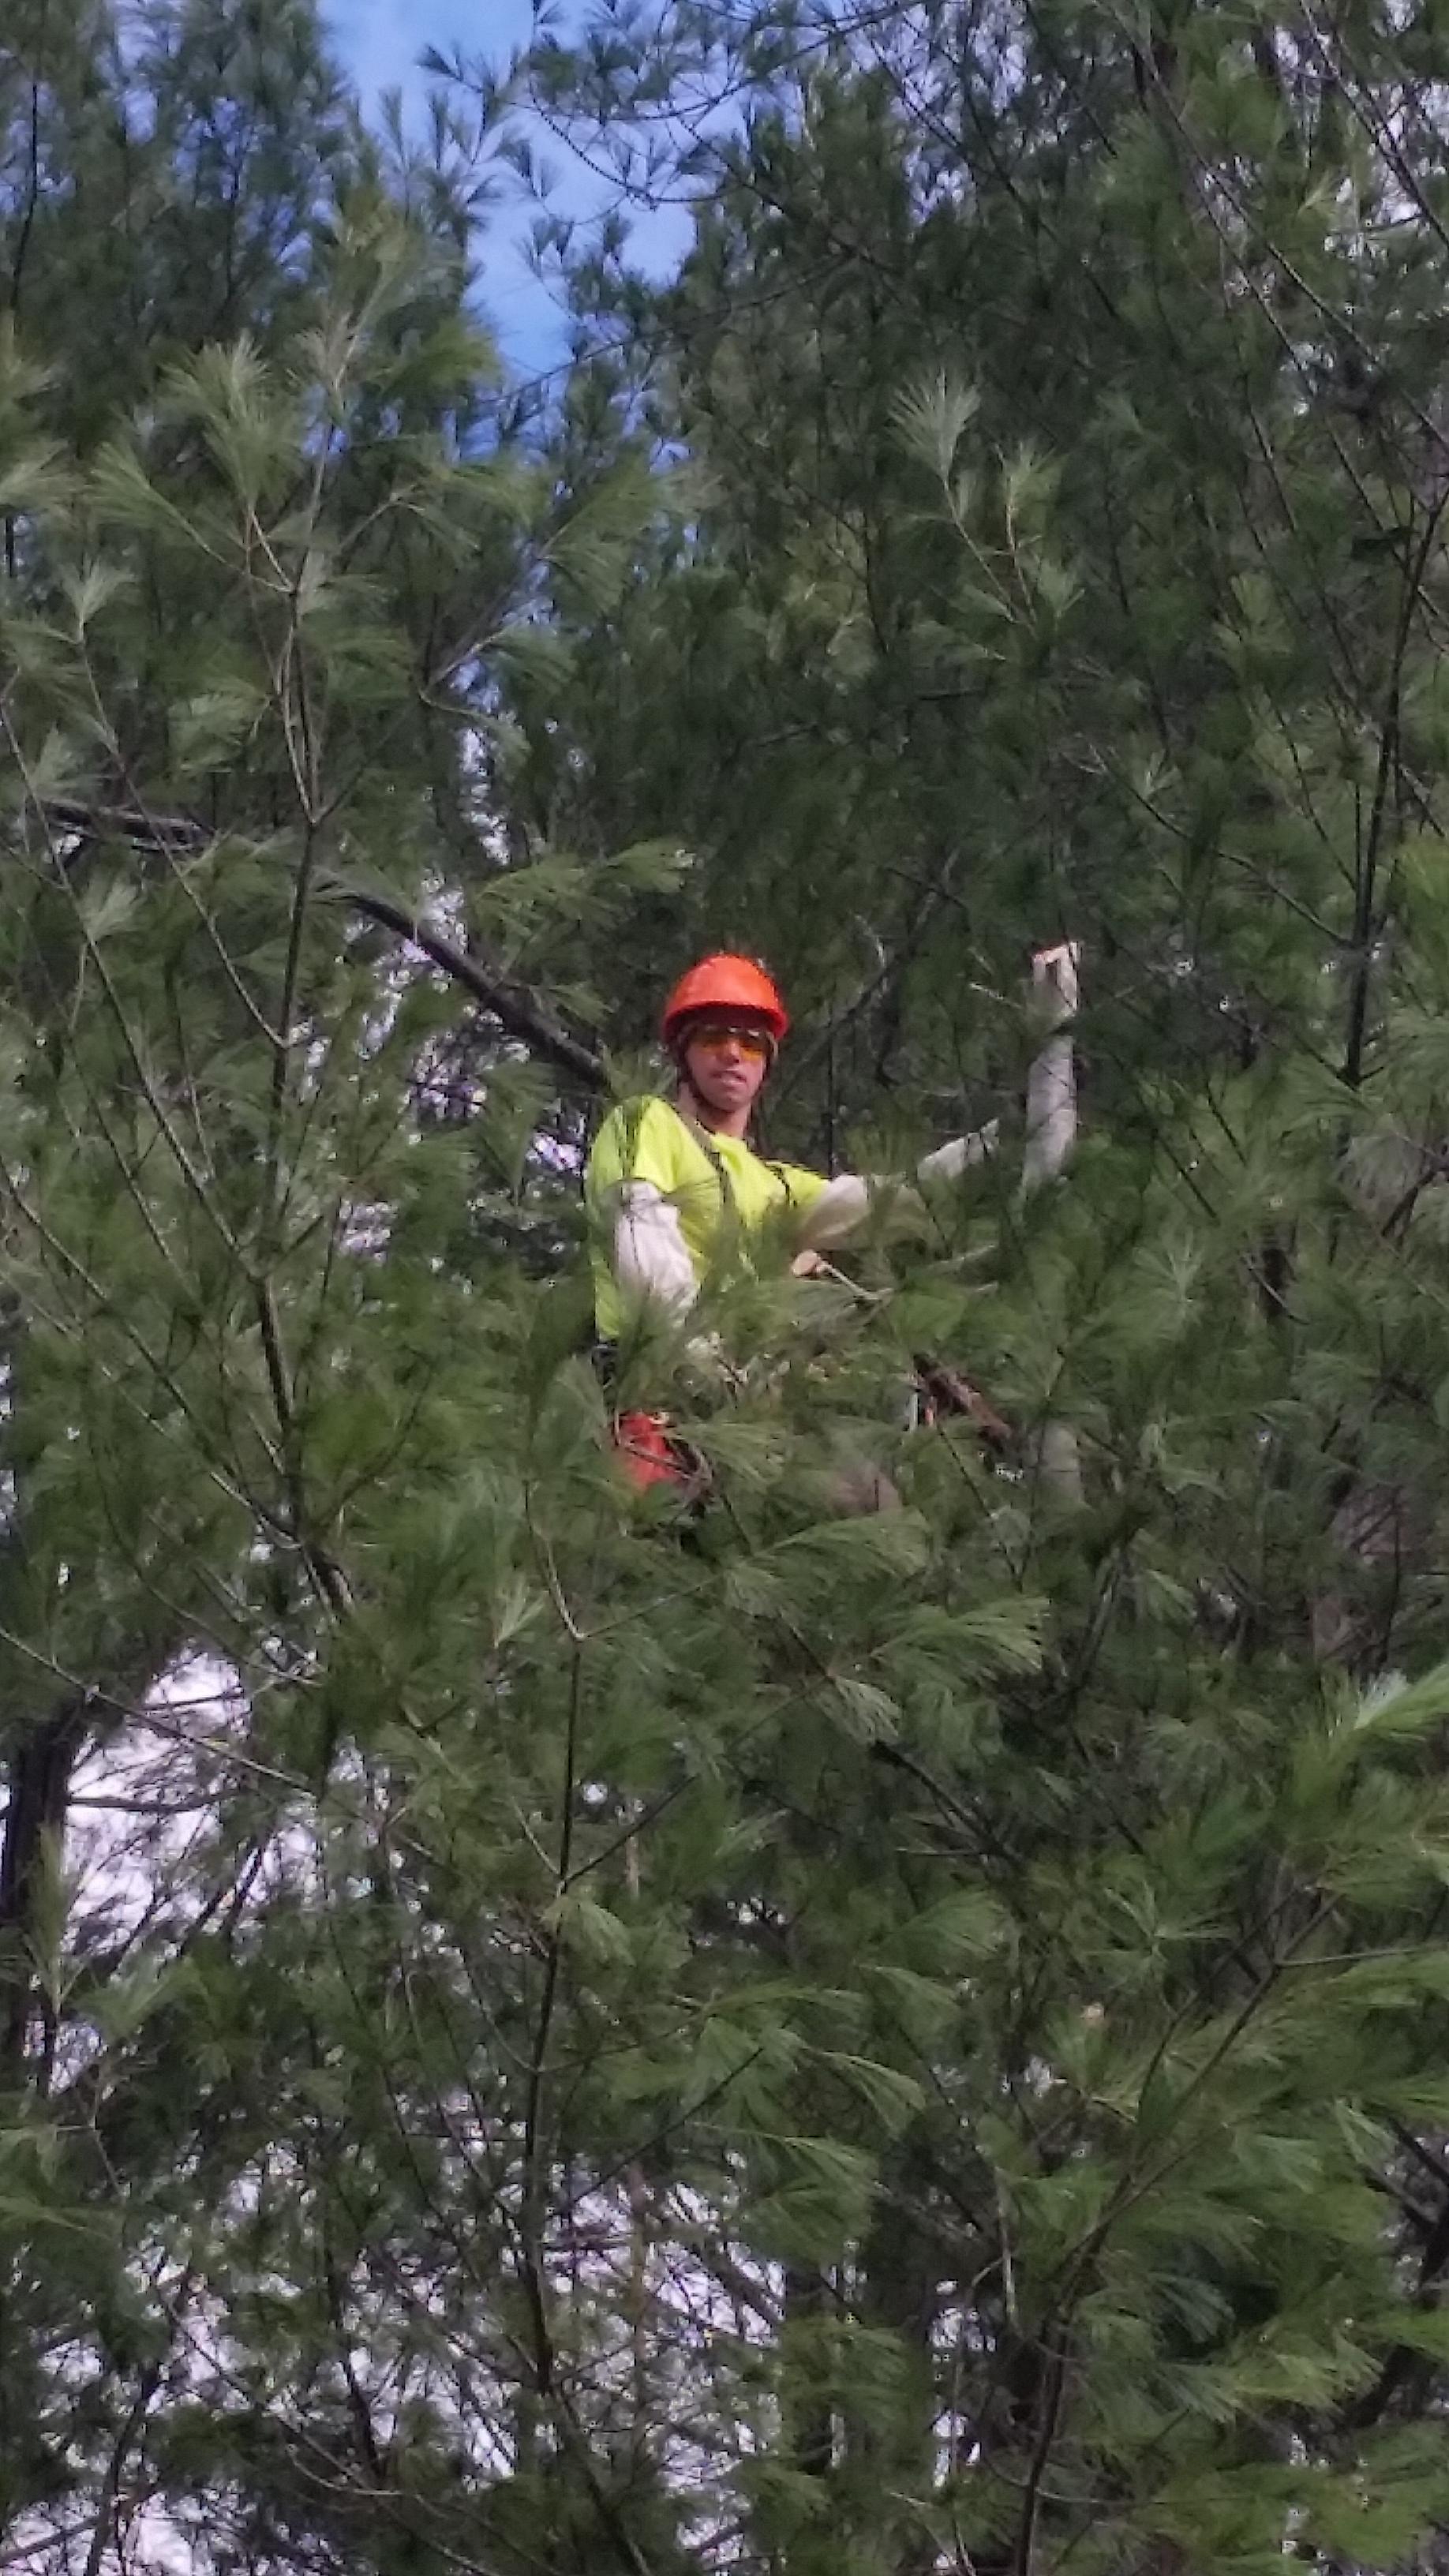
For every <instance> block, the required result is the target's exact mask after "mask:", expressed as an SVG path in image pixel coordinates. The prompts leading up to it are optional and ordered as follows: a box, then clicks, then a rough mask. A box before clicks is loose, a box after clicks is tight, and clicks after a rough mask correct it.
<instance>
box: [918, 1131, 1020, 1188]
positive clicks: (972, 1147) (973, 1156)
mask: <svg viewBox="0 0 1449 2576" xmlns="http://www.w3.org/2000/svg"><path fill="white" fill-rule="evenodd" d="M1000 1133H1001V1121H1000V1119H999V1118H992V1119H989V1120H988V1121H987V1124H986V1125H985V1126H984V1127H974V1128H973V1129H972V1131H971V1133H970V1135H969V1136H953V1137H952V1138H951V1140H950V1142H949V1144H945V1145H938V1146H937V1147H936V1149H935V1152H934V1153H931V1154H923V1155H922V1157H921V1160H920V1161H919V1163H918V1164H917V1165H916V1178H917V1180H918V1181H920V1182H921V1183H922V1184H923V1185H924V1186H926V1187H929V1186H930V1184H931V1182H932V1181H959V1179H960V1178H961V1175H962V1173H963V1172H969V1171H972V1170H974V1169H975V1167H976V1165H977V1164H979V1163H984V1162H986V1161H988V1160H989V1158H990V1157H991V1155H993V1154H994V1153H995V1151H996V1145H997V1139H998V1137H999V1135H1000Z"/></svg>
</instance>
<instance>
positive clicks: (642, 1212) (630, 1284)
mask: <svg viewBox="0 0 1449 2576" xmlns="http://www.w3.org/2000/svg"><path fill="white" fill-rule="evenodd" d="M614 1277H615V1278H616V1279H617V1281H618V1283H619V1286H620V1287H621V1288H622V1289H624V1290H625V1291H626V1292H629V1291H632V1292H633V1294H634V1295H636V1296H640V1297H652V1298H654V1299H655V1300H656V1301H657V1302H658V1304H659V1305H661V1306H664V1307H666V1308H667V1309H668V1311H669V1313H670V1314H671V1315H675V1316H679V1315H685V1314H687V1313H688V1311H689V1309H690V1307H691V1306H692V1305H693V1304H694V1300H695V1295H696V1293H697V1291H698V1287H699V1282H698V1280H697V1279H696V1277H695V1275H694V1263H693V1262H692V1261H691V1260H690V1257H689V1247H688V1245H687V1244H686V1242H685V1240H684V1236H683V1234H682V1232H681V1231H680V1224H679V1210H678V1208H677V1207H675V1206H674V1205H673V1204H672V1202H671V1201H670V1200H668V1199H667V1198H665V1197H664V1196H663V1194H662V1193H661V1192H660V1191H659V1190H658V1189H656V1187H655V1185H654V1183H653V1182H652V1181H625V1182H624V1183H623V1185H622V1187H621V1188H620V1190H619V1193H618V1213H617V1215H616V1217H615V1219H614Z"/></svg>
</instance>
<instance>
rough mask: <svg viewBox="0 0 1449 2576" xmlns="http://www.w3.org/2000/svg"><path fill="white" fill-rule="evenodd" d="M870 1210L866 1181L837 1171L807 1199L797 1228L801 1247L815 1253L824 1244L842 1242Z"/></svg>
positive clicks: (868, 1189)
mask: <svg viewBox="0 0 1449 2576" xmlns="http://www.w3.org/2000/svg"><path fill="white" fill-rule="evenodd" d="M869 1212H870V1183H869V1181H863V1180H862V1179H861V1177H860V1175H859V1173H858V1172H841V1173H840V1174H839V1175H838V1177H837V1178H836V1179H835V1180H833V1181H827V1182H826V1184H825V1187H824V1189H823V1190H822V1191H821V1193H820V1195H819V1197H818V1198H814V1199H812V1200H811V1202H810V1205H809V1206H808V1208H807V1209H806V1210H805V1213H804V1215H803V1216H802V1218H801V1220H800V1224H799V1227H798V1229H797V1232H798V1237H799V1241H800V1243H801V1245H802V1247H803V1248H804V1249H805V1250H806V1251H809V1252H818V1251H820V1250H821V1248H822V1247H823V1246H824V1245H825V1244H827V1243H844V1241H845V1239H846V1237H847V1235H851V1234H854V1232H855V1229H856V1227H857V1226H858V1225H859V1224H861V1223H862V1221H863V1220H864V1218H865V1217H866V1216H867V1215H868V1214H869Z"/></svg>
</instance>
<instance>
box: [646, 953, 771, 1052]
mask: <svg viewBox="0 0 1449 2576" xmlns="http://www.w3.org/2000/svg"><path fill="white" fill-rule="evenodd" d="M696 1011H738V1012H739V1013H740V1016H741V1018H748V1019H751V1020H760V1021H762V1022H763V1024H764V1026H765V1027H766V1028H767V1029H768V1030H769V1033H770V1035H771V1037H772V1038H773V1039H774V1041H775V1044H776V1045H777V1046H778V1045H779V1043H780V1040H781V1039H782V1038H783V1037H784V1036H785V1034H786V1032H787V1030H788V1029H789V1026H790V1014H789V1012H788V1011H787V1010H786V1008H785V1005H784V1003H783V1002H782V1001H781V999H780V996H779V994H778V992H777V991H776V989H775V986H774V984H773V983H772V982H771V980H770V977H769V976H768V975H767V974H766V973H765V970H764V968H763V966H757V965H756V963H755V961H754V959H753V957H724V956H721V957H701V959H700V961H699V964H698V965H697V966H691V967H690V968H689V969H688V971H687V973H685V974H683V975H681V976H680V979H679V981H678V983H677V984H676V985H675V987H674V990H673V992H672V993H671V994H670V996H669V999H668V1001H667V1002H666V1003H665V1005H664V1016H663V1018H662V1019H661V1021H660V1023H659V1034H660V1036H661V1037H662V1038H663V1040H664V1043H665V1045H666V1046H672V1045H673V1043H674V1039H675V1037H676V1035H677V1033H678V1030H679V1027H680V1023H681V1022H682V1021H684V1020H687V1019H692V1018H693V1016H694V1014H695V1012H696Z"/></svg>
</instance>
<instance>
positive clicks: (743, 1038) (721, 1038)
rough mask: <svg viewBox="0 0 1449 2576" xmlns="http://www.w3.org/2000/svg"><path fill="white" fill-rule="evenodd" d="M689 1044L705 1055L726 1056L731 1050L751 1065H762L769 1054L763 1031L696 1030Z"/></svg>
mask: <svg viewBox="0 0 1449 2576" xmlns="http://www.w3.org/2000/svg"><path fill="white" fill-rule="evenodd" d="M689 1044H690V1046H692V1047H698V1048H699V1049H700V1050H701V1052H702V1053H703V1054H705V1055H726V1054H728V1053H729V1051H730V1049H731V1048H733V1049H734V1052H735V1053H736V1055H742V1056H744V1057H745V1058H746V1059H747V1060H748V1062H749V1063H751V1064H764V1063H765V1062H766V1061H767V1060H768V1057H769V1054H770V1041H769V1039H768V1038H767V1037H766V1035H765V1033H764V1031H763V1029H696V1030H693V1031H691V1033H690V1037H689Z"/></svg>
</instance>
